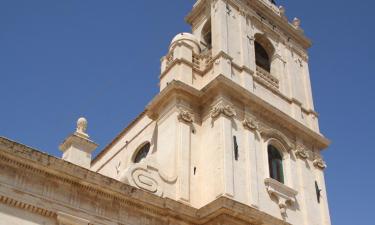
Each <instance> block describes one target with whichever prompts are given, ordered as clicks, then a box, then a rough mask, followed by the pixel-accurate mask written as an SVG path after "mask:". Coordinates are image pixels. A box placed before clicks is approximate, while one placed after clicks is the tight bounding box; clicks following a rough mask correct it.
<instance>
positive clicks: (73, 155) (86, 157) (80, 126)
mask: <svg viewBox="0 0 375 225" xmlns="http://www.w3.org/2000/svg"><path fill="white" fill-rule="evenodd" d="M86 130H87V120H86V119H85V118H83V117H82V118H79V119H78V120H77V128H76V132H74V133H73V134H71V135H69V136H68V137H67V138H66V139H65V140H64V142H63V143H62V144H61V145H60V150H61V151H62V152H63V157H62V158H63V159H64V160H65V161H68V162H71V163H73V164H76V165H78V166H82V167H84V168H90V166H91V156H92V152H93V151H94V150H95V149H96V148H97V147H98V145H97V144H96V143H94V142H93V141H91V140H90V139H89V135H88V134H87V133H86Z"/></svg>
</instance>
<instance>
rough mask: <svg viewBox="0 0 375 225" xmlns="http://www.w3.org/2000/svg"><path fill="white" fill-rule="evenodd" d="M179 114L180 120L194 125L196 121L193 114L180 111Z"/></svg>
mask: <svg viewBox="0 0 375 225" xmlns="http://www.w3.org/2000/svg"><path fill="white" fill-rule="evenodd" d="M179 111H180V112H179V114H178V120H179V121H181V122H185V123H192V122H193V121H194V115H193V113H191V112H189V111H187V110H184V109H180V110H179Z"/></svg>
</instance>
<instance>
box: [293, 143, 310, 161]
mask: <svg viewBox="0 0 375 225" xmlns="http://www.w3.org/2000/svg"><path fill="white" fill-rule="evenodd" d="M294 153H295V154H296V156H297V157H299V158H300V159H307V158H308V157H309V153H308V152H307V150H306V148H305V147H304V146H303V145H297V148H296V149H295V150H294Z"/></svg>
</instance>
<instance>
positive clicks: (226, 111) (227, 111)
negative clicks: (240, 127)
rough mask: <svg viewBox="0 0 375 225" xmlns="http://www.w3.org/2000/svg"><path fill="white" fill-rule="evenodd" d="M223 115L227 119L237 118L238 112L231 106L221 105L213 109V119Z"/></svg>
mask: <svg viewBox="0 0 375 225" xmlns="http://www.w3.org/2000/svg"><path fill="white" fill-rule="evenodd" d="M221 114H223V115H225V116H227V117H234V116H236V110H235V109H234V108H233V106H231V105H224V104H219V105H217V106H214V107H213V108H212V109H211V118H217V117H219V116H220V115H221Z"/></svg>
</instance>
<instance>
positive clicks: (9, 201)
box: [0, 195, 56, 218]
mask: <svg viewBox="0 0 375 225" xmlns="http://www.w3.org/2000/svg"><path fill="white" fill-rule="evenodd" d="M0 203H2V204H5V205H8V206H11V207H16V208H19V209H22V210H25V211H29V212H31V213H35V214H38V215H41V216H44V217H50V218H54V217H56V213H55V212H53V211H49V210H47V209H43V208H40V207H37V206H34V205H30V204H27V203H23V202H20V201H17V200H15V199H12V198H9V197H6V196H2V195H0Z"/></svg>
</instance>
